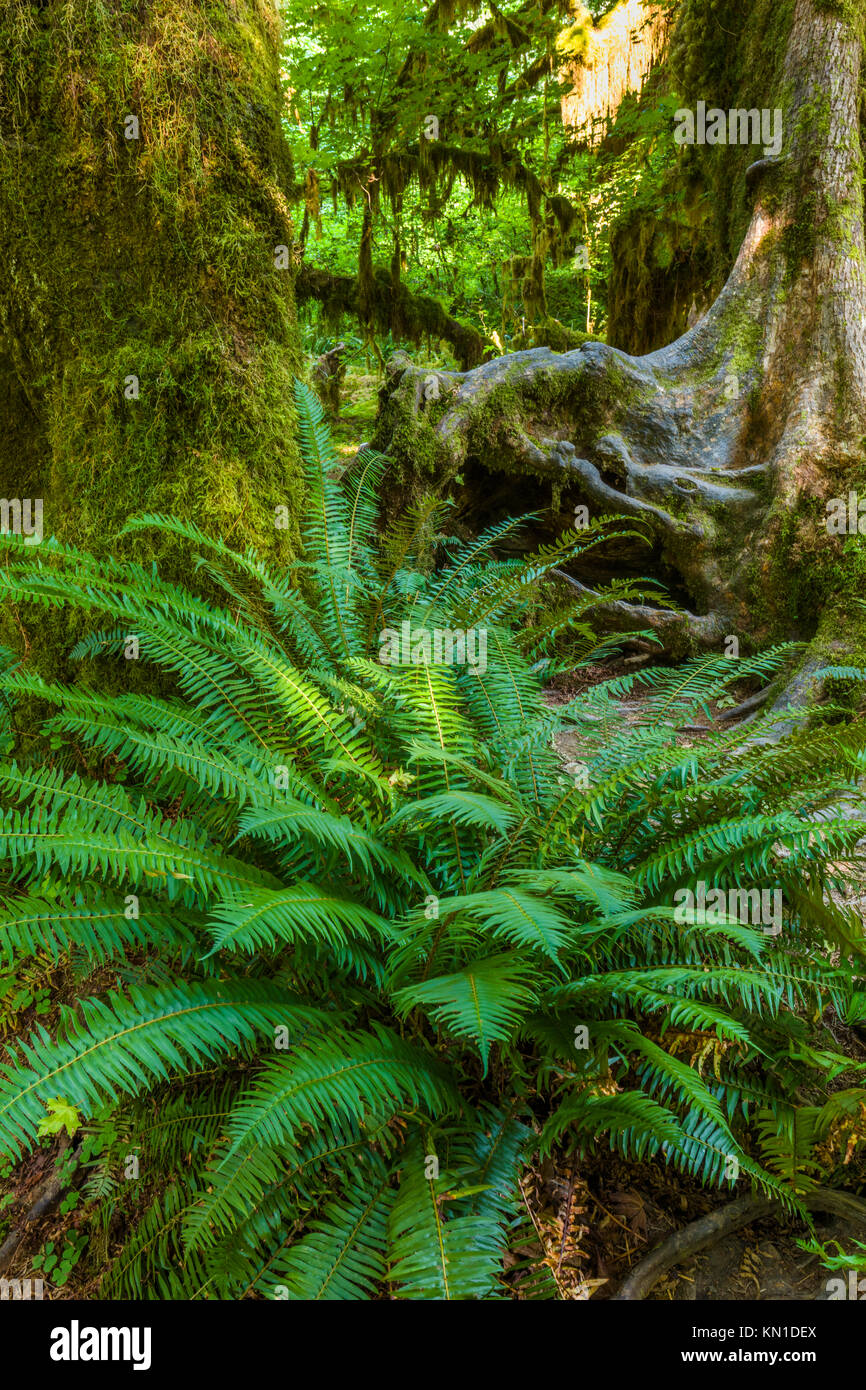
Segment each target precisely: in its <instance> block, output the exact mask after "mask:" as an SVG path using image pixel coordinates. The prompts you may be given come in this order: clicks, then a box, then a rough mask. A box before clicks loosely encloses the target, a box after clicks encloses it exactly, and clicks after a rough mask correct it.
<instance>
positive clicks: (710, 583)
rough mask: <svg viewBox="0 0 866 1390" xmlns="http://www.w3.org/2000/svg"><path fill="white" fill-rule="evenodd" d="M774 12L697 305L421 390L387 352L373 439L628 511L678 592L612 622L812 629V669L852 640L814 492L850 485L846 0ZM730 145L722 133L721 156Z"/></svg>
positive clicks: (855, 549) (863, 374)
mask: <svg viewBox="0 0 866 1390" xmlns="http://www.w3.org/2000/svg"><path fill="white" fill-rule="evenodd" d="M698 8H699V7H698ZM766 8H767V7H766V5H764V3H763V0H761V4H760V5H759V6H758V7H757V9H756V12H757V10H761V9H766ZM695 11H696V6H695V5H694V4H690V5H687V6H686V17H687V18H688V15H689V14H690V13H691V12H695ZM773 25H774V26H775V30H776V32H777V34H778V37H779V49H778V61H777V63H776V70H775V81H774V84H773V85H772V86H770V87H768V88H767V92H766V97H765V103H769V105H770V106H771V107H774V108H775V107H779V108H781V109H782V111H783V116H784V143H783V147H782V150H781V151H780V154H779V157H778V158H775V159H767V158H764V157H763V151H762V150H760V149H759V150H757V152H755V151H752V166H754V167H752V168H751V172H749V169H748V168H746V167H743V169H742V177H741V180H740V184H741V187H740V192H736V197H735V190H733V189H732V198H734V200H735V201H736V199H738V198H739V197H740V194H742V197H744V198H748V200H749V202H750V207H751V211H750V214H749V218H748V225H747V227H746V230H745V233H744V235H743V236H742V240H741V244H740V249H739V252H738V254H737V256H736V260H735V262H734V264H733V267H732V269H731V271H730V274H729V276H728V278H727V282H726V284H725V285H724V288H723V289H722V291H721V293H720V294H719V296H718V298H717V299H716V301H715V303H714V304H713V305H712V307H711V308H710V310H709V312H708V313H707V314H706V315H705V316H704V317H703V318H702V319H701V320H700V321H699V322H698V323H696V324H695V325H694V326H693V327H692V328H691V329H690V330H689V331H688V332H686V333H685V335H684V336H683V337H681V338H679V339H678V340H677V341H676V342H674V343H672V344H671V345H670V346H667V347H664V348H662V349H660V350H658V351H655V352H652V353H650V354H649V355H647V356H643V357H633V356H630V355H628V354H627V353H625V352H621V351H618V350H616V349H615V348H613V347H610V346H608V345H607V344H603V343H597V342H587V343H585V344H584V345H582V346H581V347H580V348H578V349H577V350H575V351H571V352H565V353H562V354H557V353H554V352H551V351H549V350H548V349H545V348H541V349H537V350H533V351H528V352H521V353H516V354H514V355H511V356H505V357H501V358H499V359H497V360H496V361H493V362H490V363H486V364H484V365H482V366H480V367H478V368H477V369H475V370H474V371H472V372H466V373H447V372H440V373H438V374H437V380H438V388H437V392H436V395H435V398H434V399H432V400H431V393H430V392H429V390H426V389H425V380H426V378H427V376H428V375H429V373H425V372H423V371H419V370H416V369H414V368H413V367H412V366H411V365H410V364H409V363H408V362H407V361H406V359H405V358H399V359H397V360H396V361H395V362H394V364H393V367H392V373H391V378H390V381H389V389H388V393H387V398H386V399H385V401H384V404H383V409H382V412H381V416H380V424H379V430H378V435H377V438H376V440H375V443H376V444H377V446H378V447H380V448H385V449H390V451H391V453H392V454H393V456H394V459H395V475H397V476H401V475H403V474H405V473H407V472H408V471H409V469H410V465H411V459H412V456H413V451H414V453H415V457H416V459H417V460H418V464H417V465H416V466H417V467H418V468H419V470H420V471H421V472H422V473H425V474H433V475H434V476H436V477H437V478H438V479H440V480H441V481H442V482H447V481H448V480H449V479H452V478H454V477H456V476H458V475H460V474H461V472H462V471H463V470H465V469H466V468H467V467H469V468H471V469H472V470H474V471H473V476H474V477H476V479H477V477H478V473H479V470H481V471H484V472H486V473H487V474H493V473H496V474H499V475H500V479H501V475H507V476H508V477H509V478H510V479H511V480H512V487H511V499H512V502H513V504H514V506H517V507H520V506H521V502H524V501H525V502H526V503H527V504H528V505H527V506H526V509H527V510H528V509H529V506H532V507H533V508H535V507H536V506H537V501H538V496H539V491H540V489H541V490H542V491H543V488H544V487H546V486H549V488H550V496H551V498H552V499H554V505H553V509H552V513H551V515H552V517H553V521H554V523H558V524H561V525H562V526H563V527H564V526H565V525H567V524H568V519H569V517H570V516H573V510H572V508H573V506H574V505H577V504H583V505H586V506H587V507H588V508H589V510H590V513H595V514H599V515H600V514H609V513H619V514H625V515H628V516H633V517H639V518H640V519H641V520H642V521H643V522H644V523H645V524H646V526H647V527H648V528H649V530H650V532H651V534H652V535H653V537H654V542H655V550H654V557H653V558H654V561H656V562H657V563H658V564H659V565H660V566H661V567H662V568H663V569H664V571H665V572H666V573H668V574H670V573H674V574H675V575H676V576H678V578H679V581H680V586H679V587H680V590H681V592H684V593H685V595H686V599H687V601H686V602H685V603H684V604H683V611H682V612H679V613H676V614H674V615H672V614H671V613H669V612H666V611H661V610H658V609H654V608H652V607H630V606H629V605H628V604H624V603H619V604H609V605H606V606H605V607H604V608H601V607H600V608H599V609H598V610H597V614H596V616H597V617H598V618H599V619H601V620H603V621H605V622H606V623H607V624H608V625H609V626H611V627H612V628H613V629H614V630H618V631H632V630H638V629H644V628H647V627H652V628H654V629H655V631H656V633H657V635H658V636H659V638H660V639H661V641H662V643H663V645H664V647H665V649H667V650H668V651H669V652H670V653H671V654H673V655H682V654H684V653H685V652H686V651H689V650H698V649H708V650H713V649H716V650H721V644H722V641H723V639H724V638H725V637H726V636H728V635H735V634H741V635H743V636H744V637H745V638H746V640H749V641H753V642H757V641H762V640H767V638H768V637H771V636H772V637H779V636H788V637H790V636H797V637H813V638H814V642H815V645H814V647H813V651H812V653H811V654H810V657H809V663H810V667H809V669H814V666H815V664H816V663H818V664H820V660H821V659H822V657H824V656H827V655H830V656H831V659H832V660H834V661H837V662H838V661H839V660H840V658H841V659H843V660H844V658H845V655H846V653H847V654H852V653H853V654H854V656H855V657H856V658H857V659H858V660H859V661H861V662H862V661H863V660H864V659H866V658H864V647H866V641H864V637H863V631H864V629H863V624H862V623H858V621H857V619H856V616H855V615H856V614H857V613H859V612H860V609H859V608H858V606H857V604H856V603H855V602H854V600H855V599H856V598H857V597H863V596H864V593H866V586H864V583H863V579H864V572H866V565H864V559H866V542H864V540H863V538H861V537H860V536H859V535H852V536H845V537H839V536H835V535H832V534H830V533H829V530H828V527H827V525H826V516H827V502H828V500H829V499H832V498H839V497H845V496H847V495H848V493H849V490H851V489H856V488H857V487H858V486H859V487H860V490H861V493H862V495H863V496H864V497H866V452H864V434H866V259H864V221H863V163H862V148H861V147H862V128H861V124H860V115H861V102H862V99H863V95H864V90H863V73H862V68H861V62H862V50H863V15H862V13H861V12H860V10H859V9H858V10H856V11H854V12H852V11H850V10H849V9H846V8H845V7H844V6H843V5H842V4H841V3H835V0H834V2H833V3H831V0H781V3H778V4H777V3H776V0H774V3H773ZM762 104H764V103H762ZM711 153H712V154H714V155H715V156H716V158H717V159H719V158H722V157H728V151H727V150H721V151H720V150H719V149H715V150H712V151H711ZM748 153H749V152H748V151H746V150H744V149H741V148H740V147H736V148H732V149H731V151H730V157H731V159H733V160H736V162H737V168H739V167H740V165H741V164H742V165H744V164H745V158H746V156H747V155H748ZM480 491H481V492H484V491H487V492H488V493H489V492H490V491H491V488H490V486H489V484H488V486H487V488H486V489H483V488H482V489H480ZM512 509H513V508H512ZM638 563H642V562H641V561H640V559H639V560H638ZM642 572H644V573H645V572H646V569H643V570H642Z"/></svg>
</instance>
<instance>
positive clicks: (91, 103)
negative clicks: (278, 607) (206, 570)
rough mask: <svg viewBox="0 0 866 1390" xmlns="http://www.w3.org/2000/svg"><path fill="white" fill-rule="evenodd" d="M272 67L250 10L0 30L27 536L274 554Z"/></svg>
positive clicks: (287, 175)
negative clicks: (173, 539) (217, 540)
mask: <svg viewBox="0 0 866 1390" xmlns="http://www.w3.org/2000/svg"><path fill="white" fill-rule="evenodd" d="M278 51H279V34H278V24H277V16H276V11H275V9H274V7H273V6H272V5H271V4H270V3H268V0H220V3H208V0H205V3H193V0H155V3H152V4H148V5H144V6H143V5H141V4H140V3H139V0H46V3H43V4H41V5H40V6H38V7H37V6H34V5H33V4H31V3H29V0H7V3H6V4H5V5H4V6H3V8H2V13H0V129H2V131H3V133H4V139H3V140H2V142H0V221H2V225H3V228H4V255H3V257H2V259H0V316H2V317H0V335H2V336H0V475H2V479H3V485H2V490H3V493H4V495H6V496H22V497H35V496H41V497H43V498H44V516H45V520H44V527H45V531H46V533H52V532H53V533H55V534H57V535H59V536H61V537H63V538H64V539H69V540H72V541H74V542H76V543H79V544H83V545H86V546H88V547H90V548H92V549H94V550H95V551H97V552H98V551H105V550H108V549H110V548H111V547H112V545H113V538H114V536H115V534H116V532H117V529H118V528H119V527H120V526H121V525H122V523H123V521H124V520H125V519H126V517H127V516H128V515H129V514H130V513H132V512H136V511H141V510H144V509H147V510H153V511H172V512H176V513H178V514H179V515H181V516H183V517H186V518H189V519H193V520H195V521H197V522H198V523H199V524H201V525H203V526H204V527H205V529H207V530H209V531H211V532H213V533H221V534H223V535H225V536H229V537H230V538H231V540H232V541H233V543H235V544H238V545H241V546H243V545H245V544H248V543H254V544H256V545H257V546H259V547H260V548H262V549H263V550H265V551H270V552H272V553H281V554H283V555H288V554H289V553H290V550H291V546H292V540H293V534H294V533H293V530H292V528H289V529H288V530H286V529H277V528H276V527H275V524H274V521H275V508H276V507H277V506H279V505H284V506H288V508H289V511H290V514H291V515H292V516H293V517H294V516H296V515H297V513H298V511H299V504H300V485H299V476H298V467H297V454H296V445H295V443H294V435H295V430H294V423H295V422H294V415H293V407H292V391H291V382H292V378H293V376H294V375H295V374H296V373H297V371H298V369H299V353H298V346H297V328H296V321H295V311H294V295H293V275H294V271H293V269H292V257H291V253H290V251H289V248H291V247H292V240H293V234H292V227H291V221H290V218H289V213H288V205H287V201H286V192H287V191H288V190H289V188H290V185H291V180H292V169H291V164H290V160H289V155H288V151H287V148H286V146H285V145H284V143H283V139H282V135H281V131H280V107H281V102H282V97H281V90H280V82H279V66H278V59H277V54H278ZM308 193H309V195H310V205H311V206H314V198H313V195H314V190H312V189H310V190H308ZM315 196H316V198H317V191H315ZM278 246H283V247H285V248H287V252H288V254H286V253H277V252H276V248H277V247H278ZM278 265H286V266H287V267H288V268H286V269H280V268H278ZM124 544H125V545H126V546H127V549H126V553H133V554H135V553H139V554H145V555H150V554H151V553H153V542H152V539H151V538H150V537H147V536H145V537H142V538H139V539H137V540H136V541H135V542H134V543H132V542H130V543H124ZM173 553H174V552H173V551H172V549H171V547H170V546H169V547H168V548H167V549H165V550H163V551H160V552H158V554H159V557H160V558H161V560H163V561H164V565H163V568H164V569H166V570H167V571H168V572H171V570H172V566H173Z"/></svg>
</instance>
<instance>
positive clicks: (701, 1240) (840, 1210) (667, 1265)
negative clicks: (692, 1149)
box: [613, 1187, 866, 1303]
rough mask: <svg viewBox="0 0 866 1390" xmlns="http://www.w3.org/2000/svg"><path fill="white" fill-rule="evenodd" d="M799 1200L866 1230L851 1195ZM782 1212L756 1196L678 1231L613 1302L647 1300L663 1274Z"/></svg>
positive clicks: (864, 1207)
mask: <svg viewBox="0 0 866 1390" xmlns="http://www.w3.org/2000/svg"><path fill="white" fill-rule="evenodd" d="M800 1200H801V1203H802V1205H803V1206H804V1207H805V1208H806V1209H807V1210H808V1211H824V1212H831V1213H832V1214H833V1215H834V1216H840V1217H842V1218H843V1219H844V1220H846V1221H848V1222H850V1223H851V1225H854V1226H859V1227H861V1228H864V1229H866V1202H864V1201H862V1200H861V1199H860V1198H859V1197H854V1196H852V1195H851V1194H850V1193H848V1192H840V1191H838V1190H836V1189H835V1188H831V1187H822V1188H818V1189H817V1191H815V1192H810V1193H808V1194H807V1195H806V1196H804V1197H802V1198H801V1199H800ZM783 1210H784V1208H782V1207H781V1206H780V1205H779V1203H778V1202H776V1201H774V1200H773V1199H772V1198H769V1197H756V1196H750V1197H740V1198H738V1199H737V1201H735V1202H730V1203H729V1204H728V1205H727V1206H724V1207H717V1208H716V1210H715V1211H711V1212H708V1214H707V1215H706V1216H702V1217H700V1219H699V1220H698V1221H692V1222H691V1224H690V1225H688V1226H684V1227H683V1228H682V1230H680V1231H675V1232H674V1234H673V1235H671V1236H668V1238H667V1240H663V1241H662V1242H661V1244H660V1245H657V1246H656V1247H655V1249H654V1250H651V1251H650V1253H649V1254H648V1255H647V1256H646V1258H645V1259H643V1260H641V1262H640V1264H638V1265H636V1266H635V1268H634V1269H633V1270H632V1271H631V1273H630V1274H629V1276H628V1278H627V1279H626V1280H625V1282H624V1283H623V1284H622V1286H621V1288H620V1289H619V1290H618V1292H617V1293H615V1294H614V1295H613V1301H618V1302H621V1303H622V1302H637V1301H639V1300H640V1299H643V1298H646V1296H647V1294H648V1293H649V1292H650V1290H651V1289H652V1288H654V1286H655V1285H656V1284H657V1283H658V1281H659V1279H660V1278H661V1277H662V1275H663V1274H665V1273H666V1272H667V1270H669V1269H671V1268H672V1267H673V1266H674V1265H677V1264H680V1263H681V1262H682V1261H683V1260H685V1259H688V1258H689V1257H690V1256H692V1255H697V1254H699V1253H700V1251H702V1250H707V1249H708V1248H709V1247H710V1246H711V1245H715V1244H716V1242H717V1241H720V1240H724V1238H725V1236H729V1235H731V1234H733V1232H734V1231H738V1230H740V1228H741V1227H742V1226H748V1225H750V1224H751V1222H752V1221H758V1220H760V1219H761V1217H764V1216H771V1215H780V1214H781V1213H782V1212H783Z"/></svg>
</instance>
